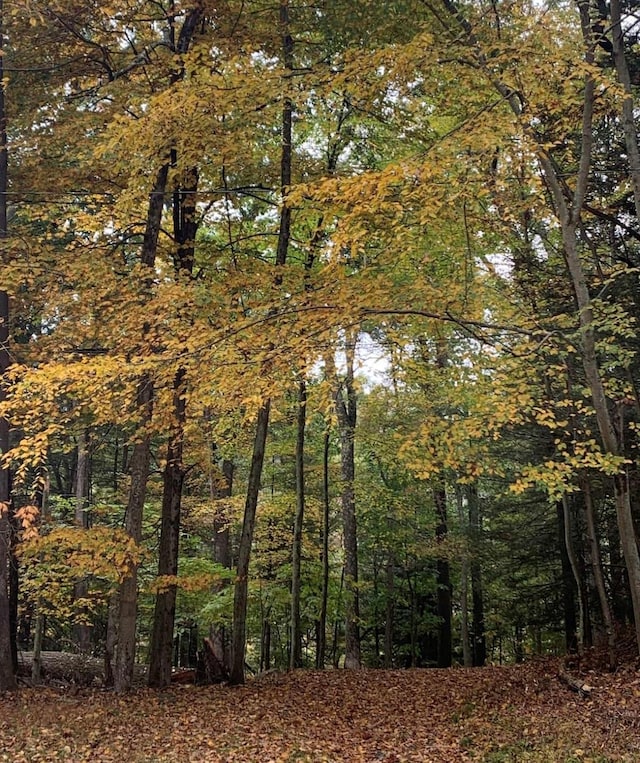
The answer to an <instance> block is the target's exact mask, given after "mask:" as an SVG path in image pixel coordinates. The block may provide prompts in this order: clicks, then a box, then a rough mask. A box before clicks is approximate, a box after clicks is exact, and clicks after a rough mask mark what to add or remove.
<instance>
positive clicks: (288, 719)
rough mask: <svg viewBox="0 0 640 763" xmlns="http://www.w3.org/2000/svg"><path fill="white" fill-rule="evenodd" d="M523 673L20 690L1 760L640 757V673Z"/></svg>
mask: <svg viewBox="0 0 640 763" xmlns="http://www.w3.org/2000/svg"><path fill="white" fill-rule="evenodd" d="M560 669H561V663H560V662H559V661H553V660H549V661H542V662H532V663H529V664H527V665H524V666H516V667H489V668H484V669H477V668H476V669H462V668H454V669H450V670H407V671H383V670H378V671H373V670H365V671H357V672H356V671H350V672H349V671H325V672H318V671H298V672H295V673H289V674H272V675H267V676H264V677H262V678H260V679H257V680H254V681H251V682H250V683H249V684H248V685H247V686H244V687H240V688H230V687H224V686H216V687H205V688H200V687H191V686H176V687H172V688H171V689H170V690H167V691H164V692H160V693H156V692H151V691H148V690H141V691H139V692H136V693H134V694H132V695H130V696H123V697H119V696H116V695H114V694H113V693H110V692H105V691H98V690H81V691H79V692H78V693H77V694H75V695H73V694H72V693H70V692H66V693H61V692H59V691H55V690H53V689H39V690H34V689H23V690H21V691H19V692H18V693H16V694H13V695H5V696H4V697H1V698H0V761H3V762H4V761H10V763H38V762H40V761H68V762H69V763H71V762H73V763H83V762H84V761H99V762H100V763H110V761H117V762H118V763H178V762H180V763H187V762H191V763H201V762H202V763H204V762H209V761H210V762H211V763H218V762H222V761H225V762H226V761H229V762H231V761H234V762H236V761H237V762H241V763H271V762H272V761H273V762H276V761H277V763H294V761H296V762H298V763H304V762H308V763H321V762H322V761H324V762H325V763H343V762H344V763H377V762H381V763H401V762H404V761H407V762H408V761H428V762H433V763H458V762H459V761H460V762H462V761H484V763H507V761H509V762H510V761H534V762H535V763H588V762H591V763H613V761H629V762H631V763H632V762H633V761H640V673H637V672H636V671H635V670H634V669H632V668H631V667H629V668H626V669H625V668H623V669H621V670H619V671H618V672H617V673H616V674H614V675H610V674H606V673H599V672H592V673H589V674H586V675H583V678H584V680H587V681H588V683H589V684H590V685H591V686H593V691H592V693H591V695H590V696H589V697H586V698H583V697H580V696H579V695H578V694H577V693H575V692H572V691H571V690H570V689H569V688H567V686H566V685H564V684H563V683H562V682H561V681H559V680H558V677H557V675H558V671H559V670H560Z"/></svg>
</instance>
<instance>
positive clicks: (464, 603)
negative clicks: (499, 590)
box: [456, 486, 473, 668]
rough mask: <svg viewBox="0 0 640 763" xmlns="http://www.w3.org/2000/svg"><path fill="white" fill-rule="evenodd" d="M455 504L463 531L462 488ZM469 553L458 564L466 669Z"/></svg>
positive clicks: (468, 656) (469, 660)
mask: <svg viewBox="0 0 640 763" xmlns="http://www.w3.org/2000/svg"><path fill="white" fill-rule="evenodd" d="M456 502H457V504H458V521H459V522H460V527H461V528H462V529H463V530H465V529H466V530H468V528H465V525H466V524H467V521H466V519H465V516H464V499H463V495H462V488H461V487H460V486H456ZM464 534H465V536H466V538H467V540H470V538H469V533H468V531H467V532H465V533H464ZM469 566H470V565H469V552H468V549H467V548H465V549H463V551H462V559H461V563H460V639H461V641H462V661H463V664H464V666H465V667H466V668H469V667H471V666H472V665H473V650H472V648H471V638H470V629H469Z"/></svg>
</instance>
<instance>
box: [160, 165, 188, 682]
mask: <svg viewBox="0 0 640 763" xmlns="http://www.w3.org/2000/svg"><path fill="white" fill-rule="evenodd" d="M172 162H173V163H174V164H175V163H176V162H177V155H176V152H175V151H173V152H172ZM198 180H199V177H198V170H197V168H196V167H190V168H189V169H188V170H186V171H185V173H184V177H183V181H182V183H178V184H177V185H176V188H175V190H174V192H173V235H174V240H175V245H176V249H175V252H174V255H173V260H174V269H175V273H176V276H178V277H179V276H181V275H187V276H189V277H190V276H191V274H192V273H193V265H194V261H195V241H196V235H197V232H198V220H197V218H196V193H197V190H198ZM185 376H186V372H185V370H184V369H183V368H179V369H178V371H177V372H176V375H175V379H174V382H173V417H174V423H173V427H172V430H173V431H172V434H171V438H170V441H169V444H168V446H167V461H166V464H165V468H164V475H163V494H162V515H161V522H160V549H159V557H158V577H159V578H162V577H164V576H169V577H173V578H175V577H176V576H177V574H178V556H179V551H180V513H181V507H182V488H183V484H184V464H183V461H182V454H183V447H184V426H185V423H186V418H187V412H186V378H185ZM161 585H162V588H161V590H160V591H158V593H157V594H156V603H155V609H154V615H153V629H152V633H151V645H150V663H149V686H151V687H154V688H156V689H160V688H163V687H165V686H169V684H170V683H171V672H172V656H173V629H174V623H175V615H176V595H177V586H176V585H175V583H169V584H163V583H161Z"/></svg>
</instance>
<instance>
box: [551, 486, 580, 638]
mask: <svg viewBox="0 0 640 763" xmlns="http://www.w3.org/2000/svg"><path fill="white" fill-rule="evenodd" d="M556 514H557V517H558V540H559V547H560V560H561V564H562V604H563V610H564V633H565V648H566V650H567V653H572V652H577V651H578V623H577V622H576V596H575V594H576V582H575V577H574V575H573V571H572V569H571V562H570V561H569V555H568V554H567V544H566V541H565V534H566V528H565V520H564V505H563V502H562V501H558V502H557V504H556Z"/></svg>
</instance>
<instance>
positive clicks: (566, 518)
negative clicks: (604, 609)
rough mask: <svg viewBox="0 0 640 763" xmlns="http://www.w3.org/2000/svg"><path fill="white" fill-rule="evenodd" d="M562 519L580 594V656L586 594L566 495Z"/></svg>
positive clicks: (565, 539)
mask: <svg viewBox="0 0 640 763" xmlns="http://www.w3.org/2000/svg"><path fill="white" fill-rule="evenodd" d="M562 519H563V527H564V547H565V550H566V553H567V558H568V560H569V565H570V568H571V573H572V574H573V582H574V583H575V587H576V591H577V592H578V630H577V636H578V654H582V652H583V650H584V634H585V616H586V614H585V609H586V606H585V605H586V600H585V594H584V586H583V584H582V577H581V575H580V569H579V567H578V558H577V556H576V552H575V547H574V544H573V532H572V522H571V511H570V506H569V498H568V497H567V495H566V493H565V494H564V495H563V496H562Z"/></svg>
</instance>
